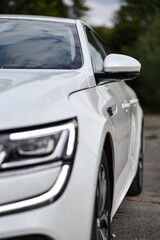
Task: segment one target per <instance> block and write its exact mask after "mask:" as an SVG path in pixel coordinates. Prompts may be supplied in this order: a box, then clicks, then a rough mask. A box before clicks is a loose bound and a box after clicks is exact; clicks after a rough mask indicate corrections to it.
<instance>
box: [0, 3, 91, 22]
mask: <svg viewBox="0 0 160 240" xmlns="http://www.w3.org/2000/svg"><path fill="white" fill-rule="evenodd" d="M71 3H72V4H71V5H68V4H66V3H65V2H64V1H63V0H39V1H37V0H3V1H2V2H1V4H0V13H1V14H29V15H46V16H55V17H71V18H79V17H81V16H83V15H84V14H85V12H86V11H87V10H88V7H87V6H86V5H85V1H84V0H72V2H71Z"/></svg>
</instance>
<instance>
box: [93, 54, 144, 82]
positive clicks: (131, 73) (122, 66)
mask: <svg viewBox="0 0 160 240" xmlns="http://www.w3.org/2000/svg"><path fill="white" fill-rule="evenodd" d="M140 70H141V64H140V63H139V62H138V61H137V60H136V59H134V58H132V57H129V56H126V55H121V54H109V55H107V56H106V58H105V59H104V73H102V74H101V73H97V74H96V78H97V79H98V82H104V81H107V80H110V81H119V80H131V79H133V78H136V77H137V76H138V75H139V74H140ZM105 79H106V80H105Z"/></svg>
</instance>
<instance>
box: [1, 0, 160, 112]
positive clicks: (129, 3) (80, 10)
mask: <svg viewBox="0 0 160 240" xmlns="http://www.w3.org/2000/svg"><path fill="white" fill-rule="evenodd" d="M0 14H29V15H47V16H56V17H65V18H68V17H69V18H80V19H82V20H84V21H85V22H87V23H89V24H90V25H91V26H92V27H93V28H94V29H95V30H96V31H97V32H98V34H99V35H100V36H101V38H102V39H103V41H104V42H105V44H106V45H107V46H108V47H109V49H110V51H111V52H116V53H123V54H127V55H131V56H133V57H135V58H137V59H138V60H139V61H140V62H141V64H142V73H141V76H140V77H139V78H138V79H137V80H134V81H128V82H127V83H128V84H129V85H130V86H131V87H133V88H134V90H135V91H136V93H137V94H138V97H139V99H140V102H141V105H142V107H143V109H144V111H145V113H160V79H159V77H160V1H159V0H38V1H37V0H0Z"/></svg>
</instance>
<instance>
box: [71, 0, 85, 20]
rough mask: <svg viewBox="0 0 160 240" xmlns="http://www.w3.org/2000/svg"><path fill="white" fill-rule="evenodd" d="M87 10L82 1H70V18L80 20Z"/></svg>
mask: <svg viewBox="0 0 160 240" xmlns="http://www.w3.org/2000/svg"><path fill="white" fill-rule="evenodd" d="M88 10H89V8H88V7H87V5H86V4H85V1H84V0H72V7H71V9H70V15H71V16H72V18H81V17H82V16H83V15H85V13H86V12H87V11H88Z"/></svg>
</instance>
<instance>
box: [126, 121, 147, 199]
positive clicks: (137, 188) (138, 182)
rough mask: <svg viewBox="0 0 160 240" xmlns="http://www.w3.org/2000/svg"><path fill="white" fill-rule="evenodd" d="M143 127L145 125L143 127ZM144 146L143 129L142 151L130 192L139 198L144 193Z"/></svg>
mask: <svg viewBox="0 0 160 240" xmlns="http://www.w3.org/2000/svg"><path fill="white" fill-rule="evenodd" d="M142 126H143V125H142ZM143 144H144V136H143V127H142V134H141V149H140V155H139V161H138V168H137V173H136V175H135V177H134V179H133V182H132V184H131V186H130V188H129V190H128V195H130V196H137V195H139V194H140V193H141V192H142V188H143Z"/></svg>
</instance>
